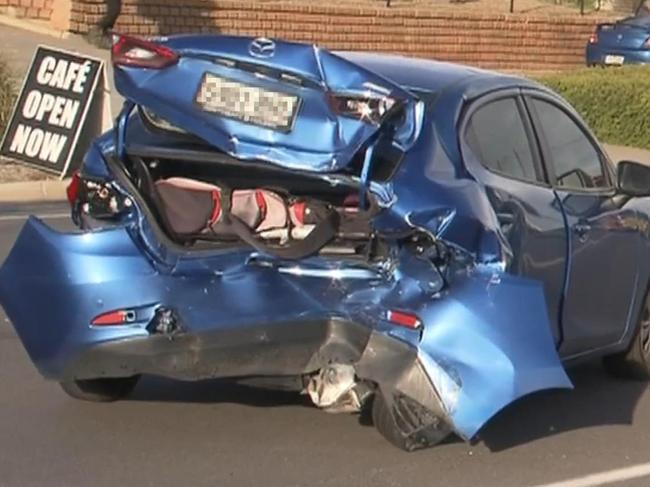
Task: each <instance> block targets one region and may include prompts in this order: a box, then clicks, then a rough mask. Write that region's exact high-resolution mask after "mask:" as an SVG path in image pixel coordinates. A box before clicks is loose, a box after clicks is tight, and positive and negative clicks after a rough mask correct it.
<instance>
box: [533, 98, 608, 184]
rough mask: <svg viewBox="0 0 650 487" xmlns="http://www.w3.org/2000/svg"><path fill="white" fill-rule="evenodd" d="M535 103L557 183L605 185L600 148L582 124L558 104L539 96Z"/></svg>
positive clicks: (606, 181)
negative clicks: (586, 133) (597, 147)
mask: <svg viewBox="0 0 650 487" xmlns="http://www.w3.org/2000/svg"><path fill="white" fill-rule="evenodd" d="M532 103H533V107H534V109H535V112H536V113H537V118H538V120H539V123H540V125H541V131H542V134H541V135H543V137H544V139H546V145H547V147H548V150H549V151H550V157H551V160H550V161H547V165H548V166H552V167H553V168H554V170H555V176H556V177H557V184H558V186H562V187H565V188H574V189H590V188H591V189H593V188H606V187H608V186H609V184H608V180H607V177H606V176H605V173H604V170H603V163H602V159H601V155H600V152H599V151H598V150H597V149H596V147H595V146H594V144H593V143H592V142H591V140H589V138H588V137H587V136H586V135H585V132H584V131H583V129H582V128H580V126H579V125H578V124H577V123H576V122H575V121H574V120H573V119H572V118H571V117H570V116H569V115H568V114H567V113H565V112H564V110H562V109H560V108H559V107H557V106H555V105H553V104H552V103H549V102H547V101H543V100H540V99H537V98H534V99H533V100H532Z"/></svg>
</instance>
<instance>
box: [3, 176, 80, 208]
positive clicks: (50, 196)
mask: <svg viewBox="0 0 650 487" xmlns="http://www.w3.org/2000/svg"><path fill="white" fill-rule="evenodd" d="M69 183H70V179H64V180H63V181H59V180H51V181H19V182H16V183H3V184H0V203H25V202H29V201H65V200H66V199H67V196H66V191H65V190H66V188H67V187H68V184H69Z"/></svg>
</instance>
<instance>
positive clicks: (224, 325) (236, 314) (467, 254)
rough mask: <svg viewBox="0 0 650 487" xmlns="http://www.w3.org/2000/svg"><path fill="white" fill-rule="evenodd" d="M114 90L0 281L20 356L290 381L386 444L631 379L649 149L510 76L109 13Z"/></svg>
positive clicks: (114, 389) (644, 252) (55, 363)
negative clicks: (66, 182)
mask: <svg viewBox="0 0 650 487" xmlns="http://www.w3.org/2000/svg"><path fill="white" fill-rule="evenodd" d="M113 64H114V67H115V84H116V86H117V89H118V91H119V92H120V93H121V94H122V95H123V96H124V98H125V100H126V102H125V104H124V108H123V110H122V111H121V113H120V115H119V117H118V118H117V120H116V123H115V127H114V129H113V130H112V131H110V132H109V133H106V134H104V135H102V136H101V137H99V138H98V139H97V140H96V141H94V143H93V145H92V147H91V148H90V150H89V151H88V153H87V154H86V155H85V158H84V160H83V165H82V166H81V169H80V171H79V173H78V174H76V175H75V177H74V178H73V180H72V183H71V185H70V187H69V188H68V197H69V200H70V203H71V205H72V217H73V219H74V221H75V222H76V223H77V224H78V225H79V228H80V231H77V232H74V233H60V232H58V231H56V230H54V229H52V228H50V227H48V226H47V225H46V224H44V223H43V222H42V221H40V220H39V219H37V218H35V217H31V218H30V219H29V220H28V221H27V222H26V224H25V226H24V228H23V229H22V231H21V233H20V235H19V237H18V239H17V241H16V243H15V245H14V247H13V249H12V250H11V252H10V254H9V256H8V257H7V259H6V261H5V262H4V264H3V266H2V268H1V269H0V302H1V303H2V306H3V307H4V309H5V311H6V313H7V316H8V317H9V318H10V319H11V321H12V323H13V325H14V327H15V329H16V331H17V333H18V335H19V336H20V339H21V341H22V343H23V344H24V346H25V348H26V350H27V351H28V353H29V356H30V357H31V360H32V361H33V362H34V364H35V365H36V367H37V368H38V370H39V371H40V373H41V374H42V375H43V376H44V377H45V378H47V379H51V380H55V381H58V382H60V384H61V386H62V388H63V390H64V391H65V392H67V393H68V394H69V395H71V396H73V397H75V398H80V399H85V400H92V401H112V400H116V399H119V398H122V397H125V396H126V395H128V394H129V392H130V391H131V390H132V389H133V388H134V387H135V386H136V383H137V382H138V379H139V378H140V376H141V375H143V374H154V375H160V376H166V377H171V378H175V379H181V380H200V379H208V378H216V377H219V378H230V379H232V380H238V381H243V382H245V383H247V384H251V385H257V386H260V385H263V386H264V387H278V388H283V389H286V388H291V389H293V390H295V391H296V393H302V394H305V395H307V396H309V398H310V399H311V401H313V403H314V405H315V406H317V407H319V408H321V409H323V410H325V411H329V412H347V413H366V412H367V413H368V414H371V415H372V418H373V420H374V424H375V425H376V427H377V429H378V430H379V431H380V432H381V434H382V435H383V436H385V437H386V438H387V439H388V440H389V441H390V442H392V443H393V444H394V445H396V446H398V447H399V448H402V449H404V450H409V451H410V450H414V449H417V448H423V447H427V446H432V445H435V444H437V443H439V442H440V441H442V440H443V439H444V438H445V437H447V436H448V435H450V434H456V435H458V436H460V437H461V438H463V439H465V440H472V439H473V438H475V437H476V435H477V433H478V432H479V431H480V430H481V428H482V427H483V425H484V424H485V423H486V422H487V421H488V420H489V419H490V418H492V417H493V416H494V415H495V414H497V413H498V412H499V411H500V410H502V409H503V408H504V407H506V406H508V405H509V404H511V403H512V402H513V401H516V400H517V399H518V398H520V397H522V396H525V395H527V394H530V393H532V392H535V391H540V390H545V389H555V388H571V387H572V384H571V381H570V379H569V378H568V376H567V374H566V372H565V367H566V366H567V365H569V364H572V363H575V362H578V361H580V360H585V359H597V358H598V359H599V358H604V360H605V364H606V366H607V367H608V368H609V369H610V370H612V371H614V372H615V373H617V374H619V375H622V376H626V377H633V378H637V379H643V380H645V379H647V378H648V377H649V376H650V295H648V283H649V282H650V259H649V258H648V256H650V225H649V222H650V200H648V198H644V196H648V195H650V168H646V167H645V166H642V165H640V164H638V163H634V162H622V163H620V164H619V165H618V170H617V171H615V169H614V166H613V164H612V163H611V162H610V160H609V159H608V157H607V155H606V153H605V151H604V150H603V149H602V147H601V146H600V145H599V143H598V141H597V140H596V139H595V137H594V136H593V134H592V133H591V132H590V131H589V129H588V128H587V127H586V126H585V124H584V122H583V121H582V120H581V119H580V117H579V116H578V114H577V113H576V112H575V111H574V110H573V109H572V108H571V107H570V106H569V105H568V104H567V103H566V102H565V101H564V100H563V99H562V98H560V97H559V96H558V95H556V94H555V93H553V92H551V91H549V90H548V89H546V88H544V87H542V86H540V85H538V84H536V83H534V82H532V81H529V80H526V79H522V78H518V77H513V76H508V75H503V74H498V73H493V72H488V71H482V70H478V69H473V68H469V67H464V66H458V65H454V64H446V63H440V62H434V61H429V60H420V59H409V58H405V57H398V56H389V55H381V54H369V53H357V52H336V53H333V52H329V51H327V50H324V49H320V48H318V47H315V46H313V45H305V44H299V43H291V42H283V41H279V40H277V41H275V40H270V39H265V38H258V39H253V38H247V37H228V36H206V35H192V36H178V37H169V38H159V39H156V40H155V41H144V40H140V39H136V38H131V37H126V36H115V40H114V46H113Z"/></svg>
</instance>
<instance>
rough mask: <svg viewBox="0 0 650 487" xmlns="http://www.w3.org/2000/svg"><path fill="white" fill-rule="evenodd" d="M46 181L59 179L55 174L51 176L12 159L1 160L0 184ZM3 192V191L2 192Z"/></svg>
mask: <svg viewBox="0 0 650 487" xmlns="http://www.w3.org/2000/svg"><path fill="white" fill-rule="evenodd" d="M45 179H58V177H57V176H56V175H55V174H50V173H47V172H45V171H39V170H38V169H32V168H31V167H28V166H25V165H23V164H19V163H16V162H14V161H11V160H10V159H5V158H0V183H15V182H18V181H42V180H45ZM0 191H1V190H0Z"/></svg>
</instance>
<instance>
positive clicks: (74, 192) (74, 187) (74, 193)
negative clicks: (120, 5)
mask: <svg viewBox="0 0 650 487" xmlns="http://www.w3.org/2000/svg"><path fill="white" fill-rule="evenodd" d="M80 186H81V177H80V176H79V171H75V172H74V173H73V174H72V179H71V180H70V184H68V187H67V188H66V190H65V191H66V194H67V195H68V202H69V203H70V206H74V205H75V203H76V202H77V199H79V187H80Z"/></svg>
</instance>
